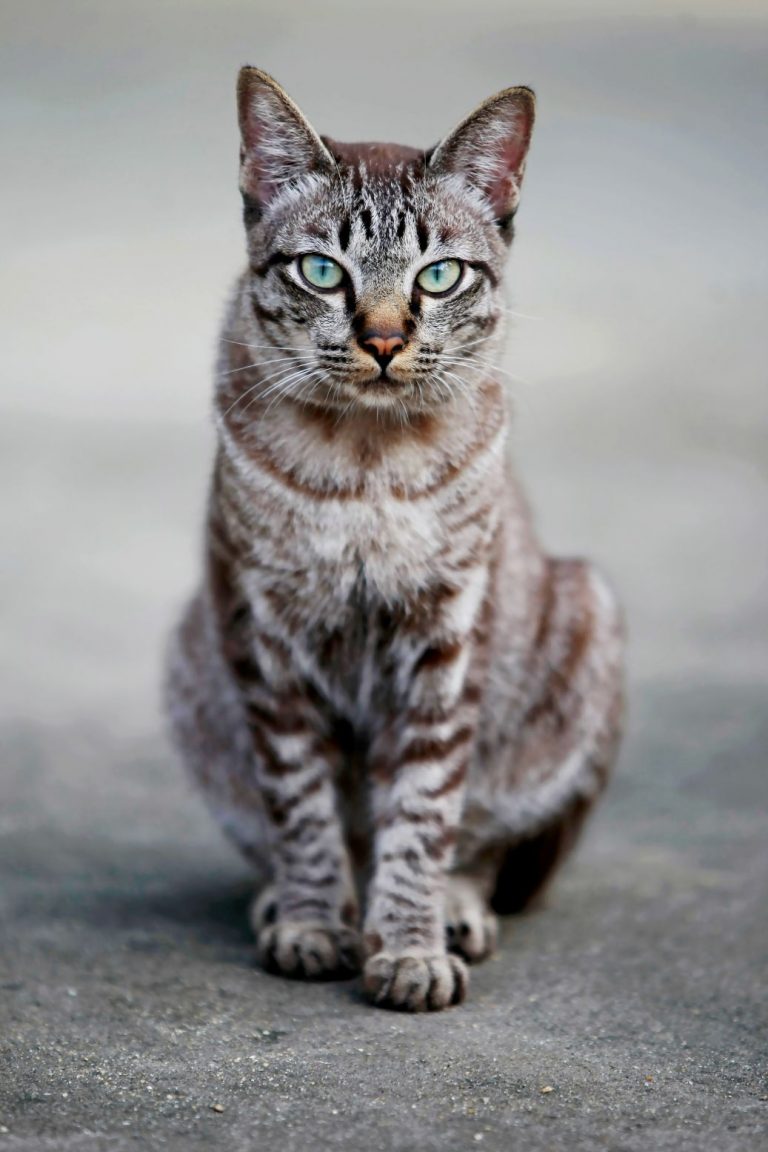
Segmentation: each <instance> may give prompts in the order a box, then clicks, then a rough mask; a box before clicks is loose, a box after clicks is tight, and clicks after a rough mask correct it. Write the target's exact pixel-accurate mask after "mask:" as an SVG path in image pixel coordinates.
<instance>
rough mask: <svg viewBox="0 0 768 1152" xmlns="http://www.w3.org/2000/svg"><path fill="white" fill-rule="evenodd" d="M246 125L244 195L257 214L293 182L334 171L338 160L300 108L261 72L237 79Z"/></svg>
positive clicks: (244, 70) (250, 70) (242, 136)
mask: <svg viewBox="0 0 768 1152" xmlns="http://www.w3.org/2000/svg"><path fill="white" fill-rule="evenodd" d="M237 112H238V120H239V124H240V139H241V145H240V190H241V192H242V193H243V198H244V200H245V202H246V208H248V206H249V204H250V206H251V208H252V209H256V210H259V211H260V210H261V209H263V208H265V207H267V206H268V205H269V204H270V203H271V201H272V200H274V198H275V197H276V196H277V194H278V193H279V192H280V190H281V188H283V187H284V185H285V184H286V183H288V182H290V181H291V180H296V179H299V178H300V177H301V176H304V175H306V174H307V173H308V172H317V171H330V170H332V168H333V159H332V157H331V155H330V153H329V152H328V150H327V148H326V147H325V145H324V144H323V142H322V140H321V139H320V137H319V136H318V134H317V132H315V130H314V128H313V127H312V125H311V124H310V123H309V121H308V120H307V119H306V117H305V116H304V114H303V113H302V112H301V110H300V109H299V107H298V106H297V105H296V104H295V103H294V102H293V100H291V98H290V96H289V95H288V93H287V92H285V90H284V89H283V88H281V86H280V85H279V84H278V83H277V81H276V80H274V79H273V78H272V77H271V76H269V75H268V74H267V73H266V72H262V70H261V69H260V68H252V67H250V66H249V65H246V67H244V68H241V69H240V73H239V75H238V78H237Z"/></svg>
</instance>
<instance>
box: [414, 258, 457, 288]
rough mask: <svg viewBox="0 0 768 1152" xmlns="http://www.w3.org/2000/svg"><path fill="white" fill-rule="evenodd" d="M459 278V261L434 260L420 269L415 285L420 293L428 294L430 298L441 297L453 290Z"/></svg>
mask: <svg viewBox="0 0 768 1152" xmlns="http://www.w3.org/2000/svg"><path fill="white" fill-rule="evenodd" d="M460 278H461V261H460V260H436V261H435V263H434V264H428V265H427V267H426V268H422V270H421V272H419V274H418V276H417V277H416V283H417V284H418V286H419V288H421V290H422V292H429V294H430V295H431V296H442V295H443V294H444V293H445V292H450V290H451V288H455V287H456V285H457V284H458V282H459V280H460Z"/></svg>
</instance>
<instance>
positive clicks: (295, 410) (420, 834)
mask: <svg viewBox="0 0 768 1152" xmlns="http://www.w3.org/2000/svg"><path fill="white" fill-rule="evenodd" d="M239 108H240V123H241V130H242V138H243V150H242V156H241V187H242V191H243V197H244V204H245V221H246V232H247V242H248V257H249V260H248V267H247V269H246V271H245V272H244V273H243V275H242V276H241V277H240V279H239V281H238V283H237V285H236V288H235V291H234V294H233V296H232V299H231V302H230V305H229V308H228V312H227V316H226V319H225V323H224V328H223V332H222V337H221V345H220V355H219V361H218V369H217V379H216V390H215V414H216V427H217V434H218V452H217V456H216V461H215V467H214V471H213V480H212V485H211V495H210V503H209V509H208V521H207V534H206V565H205V571H204V576H203V580H202V583H201V586H200V590H199V592H198V593H197V595H196V596H195V598H194V599H193V601H192V603H191V604H190V606H189V607H188V609H187V611H186V613H185V615H184V617H183V619H182V621H181V624H180V626H179V628H178V630H177V632H176V633H175V636H174V641H173V644H172V650H171V654H170V662H169V677H168V701H169V709H170V715H171V720H172V727H173V731H174V734H175V738H176V742H177V744H178V747H179V748H180V750H181V753H182V755H183V756H184V758H185V760H186V762H187V764H188V765H189V767H190V769H191V771H192V773H193V775H194V776H195V778H196V779H197V781H198V782H199V784H200V786H201V788H202V790H203V792H204V795H205V797H206V799H207V801H208V803H209V805H210V807H211V808H212V810H213V812H214V814H215V816H216V818H217V819H218V821H219V822H220V824H221V825H222V827H223V828H224V829H225V831H226V832H227V833H228V834H229V835H230V836H231V837H232V838H233V839H234V840H235V842H236V843H237V844H238V845H239V846H240V847H241V849H242V850H243V851H244V852H245V853H246V855H247V856H248V857H249V858H250V859H252V860H253V862H254V863H255V864H256V865H257V866H258V867H259V868H260V870H261V872H262V874H263V878H264V880H265V881H268V887H266V888H265V889H264V891H263V893H262V895H261V897H260V899H259V901H258V902H257V904H256V905H255V907H254V912H253V918H254V926H255V929H256V932H257V938H258V949H259V954H260V957H261V959H262V962H263V963H264V964H265V965H266V966H267V967H269V968H271V969H273V970H275V971H279V972H283V973H286V974H289V975H303V976H325V975H330V974H338V973H342V974H343V973H349V972H354V971H357V970H358V968H359V967H360V966H362V968H363V979H364V986H365V989H366V991H367V993H368V995H369V996H370V998H371V999H372V1000H373V1001H374V1002H375V1003H377V1004H381V1005H387V1006H391V1007H399V1008H408V1009H423V1008H442V1007H445V1006H446V1005H448V1004H451V1003H456V1002H458V1001H459V1000H461V999H462V998H463V996H464V994H465V991H466V987H467V968H466V964H465V961H466V960H470V961H471V960H478V959H482V958H483V957H484V956H485V955H487V954H488V952H489V951H490V950H491V949H492V947H493V945H494V941H495V936H496V927H495V919H494V916H493V913H492V912H491V902H492V901H493V902H494V903H495V905H496V906H498V907H500V908H504V907H520V906H522V905H523V904H524V903H525V902H526V901H527V900H528V899H529V898H530V897H531V896H532V895H534V894H535V892H536V891H538V889H539V888H540V887H541V885H542V883H543V882H544V880H545V879H546V878H547V877H548V876H549V874H550V872H551V871H552V870H553V869H554V867H555V866H556V864H557V863H558V862H559V860H560V858H561V857H562V855H563V852H564V851H565V849H566V848H567V847H568V846H569V844H570V842H571V841H572V839H573V838H574V836H575V832H576V830H577V828H578V827H579V826H580V824H581V822H582V820H583V818H584V816H585V814H586V812H587V811H588V809H589V807H590V806H591V804H592V803H593V801H594V799H595V798H596V797H597V796H598V795H599V793H600V792H601V790H602V788H603V786H604V785H605V783H606V780H607V777H608V774H609V771H610V768H611V765H612V762H613V759H614V755H615V751H616V747H617V743H618V737H619V729H620V719H621V648H622V643H621V627H620V621H619V615H618V612H617V608H616V605H615V602H614V599H613V597H612V594H611V593H610V592H609V590H608V589H607V587H606V586H605V584H604V583H603V581H602V580H601V579H600V578H599V577H598V576H597V575H596V574H595V572H594V571H593V570H592V569H591V568H590V567H589V566H588V565H587V564H585V563H583V562H580V561H564V560H552V559H549V558H547V557H546V556H545V555H544V554H543V553H542V551H541V548H540V546H539V544H538V542H537V540H536V538H535V536H534V534H533V531H532V527H531V523H530V519H529V516H528V512H527V509H526V506H525V503H524V501H523V498H522V496H521V494H520V492H519V490H518V488H517V486H516V483H515V481H514V478H513V475H512V472H511V470H510V465H509V462H508V457H507V452H506V439H507V422H508V414H507V401H506V397H505V395H504V391H503V389H502V387H501V386H500V385H499V383H498V382H497V379H496V376H495V374H494V372H493V370H492V368H490V367H489V361H490V359H491V358H492V357H493V356H494V353H495V352H496V350H497V349H498V347H499V342H500V340H501V339H502V335H503V327H504V325H503V319H504V311H503V306H502V296H501V289H500V285H501V279H502V272H503V265H504V258H505V255H506V252H507V247H508V244H509V241H510V239H511V232H512V229H511V220H512V216H513V214H514V211H515V209H516V207H517V202H518V198H519V190H520V182H521V180H522V174H523V170H524V164H525V153H526V151H527V146H528V141H529V137H530V130H531V126H532V118H533V98H532V94H531V93H530V92H529V91H528V90H527V89H509V90H507V91H506V92H503V93H500V94H499V96H497V97H494V98H493V99H492V100H490V101H487V102H486V104H484V105H482V106H481V108H480V109H479V110H478V112H476V113H475V114H474V115H473V116H471V117H469V118H468V120H466V121H464V122H463V124H461V125H460V126H459V128H458V129H457V130H456V132H455V133H454V134H452V135H451V136H450V137H448V138H447V139H446V140H445V141H443V142H442V143H441V144H440V145H438V147H437V148H436V149H433V150H432V152H426V153H425V152H419V151H417V150H415V149H409V148H400V147H396V146H390V145H354V146H353V145H341V144H337V143H335V142H333V141H331V140H328V139H321V138H320V137H319V136H317V135H316V133H315V132H314V130H313V129H311V128H310V126H309V125H308V124H307V122H306V121H305V120H304V118H303V117H302V115H301V113H300V112H299V110H298V109H297V108H296V106H295V105H294V104H293V103H292V102H291V101H290V100H289V98H288V97H287V96H286V95H285V93H284V92H283V91H282V89H280V88H279V87H278V86H277V85H276V84H275V82H274V81H273V80H271V79H270V78H269V77H267V76H266V75H265V74H264V73H261V72H259V71H258V70H256V69H244V70H243V72H242V74H241V78H240V84H239ZM307 253H320V254H322V255H326V256H329V257H331V258H332V259H334V260H336V261H337V262H338V263H339V264H340V265H341V267H342V268H343V269H344V273H345V275H344V280H343V283H342V284H341V286H340V287H339V288H338V289H337V290H335V291H333V292H325V291H320V290H314V289H313V288H312V287H311V285H309V284H307V283H305V282H303V281H302V275H301V271H300V266H299V264H298V262H297V257H300V256H301V255H304V254H307ZM440 259H458V260H460V261H461V262H462V277H461V280H460V282H459V284H458V287H457V288H456V289H455V290H454V291H452V292H451V293H450V294H447V295H446V296H443V297H430V296H429V295H428V294H426V293H423V292H421V291H420V290H419V288H418V285H416V283H415V277H416V275H417V273H418V271H419V270H420V269H421V268H423V267H425V266H426V265H427V264H429V263H431V262H433V261H436V260H440ZM371 331H375V332H384V333H387V332H392V331H396V332H398V333H399V334H402V337H403V341H404V346H403V347H402V348H401V350H400V351H398V352H397V354H396V355H394V357H393V358H392V359H391V361H390V362H389V363H388V364H386V365H383V366H382V364H383V362H382V364H380V363H379V362H378V361H377V360H376V358H375V357H374V356H373V355H372V354H371V353H370V352H369V351H368V350H367V346H366V345H365V343H364V335H365V334H366V333H370V332H371ZM537 846H538V847H537ZM516 861H517V862H518V863H519V864H520V867H518V866H517V865H516V863H515V862H516ZM521 869H522V870H521ZM446 944H447V945H448V947H447V946H446Z"/></svg>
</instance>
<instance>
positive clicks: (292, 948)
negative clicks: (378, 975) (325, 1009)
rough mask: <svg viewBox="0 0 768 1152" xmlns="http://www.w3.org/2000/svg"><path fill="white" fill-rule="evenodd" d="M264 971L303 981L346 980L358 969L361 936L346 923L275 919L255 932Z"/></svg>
mask: <svg viewBox="0 0 768 1152" xmlns="http://www.w3.org/2000/svg"><path fill="white" fill-rule="evenodd" d="M256 946H257V950H258V957H259V962H260V963H261V965H262V967H264V968H265V969H266V970H267V972H276V973H280V974H281V975H283V976H293V977H295V978H297V979H305V980H329V979H333V978H335V979H339V980H343V979H348V978H349V977H350V976H354V975H355V974H356V973H357V972H359V971H360V936H359V934H358V933H357V932H356V931H355V930H354V929H353V928H348V927H347V926H346V925H345V924H324V923H319V922H316V921H303V920H278V921H276V922H275V923H273V924H267V925H265V926H264V927H263V928H262V929H261V931H260V932H259V934H258V938H257V945H256Z"/></svg>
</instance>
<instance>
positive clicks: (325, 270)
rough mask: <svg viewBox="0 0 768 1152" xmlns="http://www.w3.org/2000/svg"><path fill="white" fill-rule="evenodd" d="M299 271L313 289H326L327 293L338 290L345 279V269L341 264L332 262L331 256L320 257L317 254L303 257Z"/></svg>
mask: <svg viewBox="0 0 768 1152" xmlns="http://www.w3.org/2000/svg"><path fill="white" fill-rule="evenodd" d="M299 270H300V271H301V274H302V276H303V277H304V279H305V280H306V281H307V283H308V284H311V285H312V287H313V288H325V289H326V290H327V291H330V290H332V289H333V288H338V286H339V284H341V282H342V280H343V279H344V269H343V268H342V267H341V265H340V264H337V263H336V261H335V260H331V258H330V256H319V255H317V254H316V253H312V254H311V255H310V256H302V258H301V260H300V261H299Z"/></svg>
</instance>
